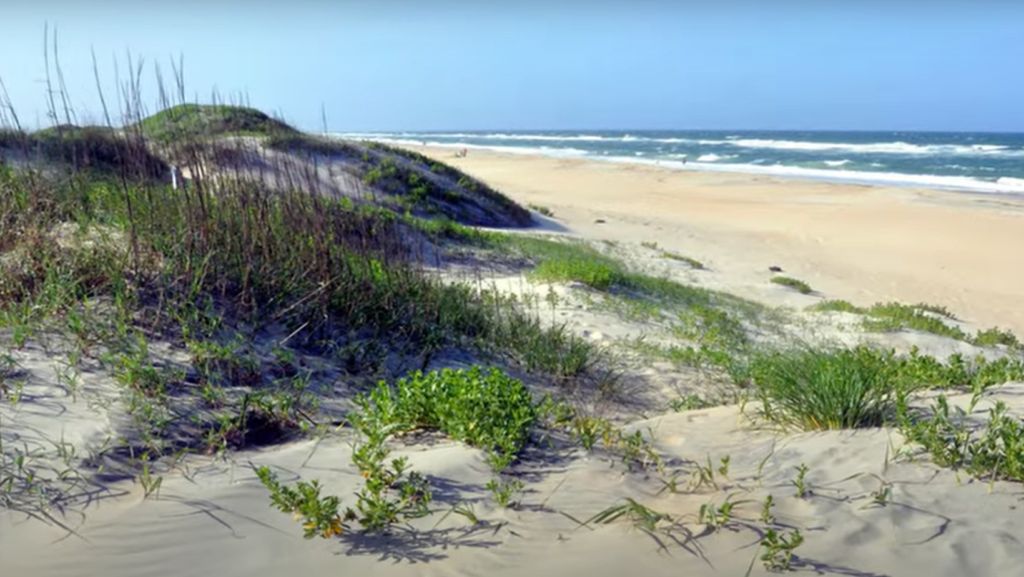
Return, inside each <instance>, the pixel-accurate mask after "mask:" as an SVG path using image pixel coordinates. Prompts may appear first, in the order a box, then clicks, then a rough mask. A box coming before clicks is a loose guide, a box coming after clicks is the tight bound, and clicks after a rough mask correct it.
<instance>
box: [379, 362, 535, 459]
mask: <svg viewBox="0 0 1024 577" xmlns="http://www.w3.org/2000/svg"><path fill="white" fill-rule="evenodd" d="M368 401H369V403H368V404H367V405H366V406H367V407H368V415H369V416H370V418H371V419H375V420H379V421H380V422H381V423H382V424H383V425H386V426H393V427H394V430H395V431H409V430H413V429H436V430H439V431H441V432H443V433H445V434H446V435H448V436H450V437H451V438H453V439H456V440H459V441H463V442H465V443H467V444H469V445H472V446H474V447H480V448H481V449H484V450H486V451H489V452H500V453H501V454H502V455H508V456H510V457H514V456H515V455H517V454H518V453H519V451H520V450H521V449H522V447H523V445H525V444H526V442H527V441H528V440H529V436H530V430H531V428H532V427H533V425H534V423H535V421H536V419H537V411H536V408H535V406H534V404H533V401H532V399H531V396H530V392H529V391H528V390H527V389H526V386H525V385H523V383H522V382H520V381H519V380H517V379H514V378H512V377H509V376H508V375H506V374H505V373H504V372H502V371H501V370H499V369H497V368H491V369H490V370H489V371H487V372H483V371H482V370H481V369H480V367H477V366H474V367H472V368H470V369H468V370H455V369H443V370H441V371H432V372H429V373H422V372H420V371H417V372H414V373H411V374H410V375H409V376H408V377H406V378H404V379H400V380H398V382H396V383H395V385H394V387H391V386H388V385H387V384H386V383H384V382H381V383H378V385H377V388H375V389H374V390H373V391H372V392H371V393H370V395H369V397H368Z"/></svg>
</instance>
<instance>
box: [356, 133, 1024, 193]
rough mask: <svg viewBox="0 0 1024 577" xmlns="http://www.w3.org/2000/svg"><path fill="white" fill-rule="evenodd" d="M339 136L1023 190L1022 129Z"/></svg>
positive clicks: (855, 179)
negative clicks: (997, 131) (976, 131)
mask: <svg viewBox="0 0 1024 577" xmlns="http://www.w3.org/2000/svg"><path fill="white" fill-rule="evenodd" d="M339 136H345V137H347V138H361V139H372V140H383V141H391V142H397V143H402V142H415V143H424V142H426V143H427V144H432V145H442V146H453V147H467V148H474V147H485V148H491V149H495V150H501V151H506V152H524V153H535V154H536V153H539V154H545V155H551V156H563V157H582V158H597V159H605V160H610V161H629V162H643V163H658V164H660V165H663V166H668V167H674V168H679V169H681V170H710V171H728V172H748V173H758V174H773V175H779V176H793V177H804V178H816V179H825V180H835V181H846V182H857V183H863V184H880V185H903V186H923V187H929V188H941V189H949V190H969V191H977V192H999V193H1016V194H1024V134H1012V133H968V132H957V133H940V132H795V131H743V130H729V131H708V130H682V131H676V130H673V131H628V132H627V131H602V132H597V131H594V132H585V131H567V132H557V131H537V132H497V131H496V132H458V133H447V132H429V133H417V132H379V133H350V134H343V135H339Z"/></svg>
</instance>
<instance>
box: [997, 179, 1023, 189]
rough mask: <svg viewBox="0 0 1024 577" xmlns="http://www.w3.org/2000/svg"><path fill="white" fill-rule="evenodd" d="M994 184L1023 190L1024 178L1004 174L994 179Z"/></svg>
mask: <svg viewBox="0 0 1024 577" xmlns="http://www.w3.org/2000/svg"><path fill="white" fill-rule="evenodd" d="M996 184H997V185H999V186H1005V187H1007V188H1015V189H1020V190H1022V191H1024V178H1013V177H1012V176H1004V177H1002V178H997V179H996Z"/></svg>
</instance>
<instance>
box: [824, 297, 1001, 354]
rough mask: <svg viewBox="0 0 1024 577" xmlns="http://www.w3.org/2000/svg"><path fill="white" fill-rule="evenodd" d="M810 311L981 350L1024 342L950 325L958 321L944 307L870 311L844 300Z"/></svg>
mask: <svg viewBox="0 0 1024 577" xmlns="http://www.w3.org/2000/svg"><path fill="white" fill-rule="evenodd" d="M809 310H813V311H819V312H828V311H835V312H845V313H853V314H858V315H863V316H865V317H866V318H865V319H864V321H863V326H864V328H865V330H868V331H876V332H893V331H900V330H915V331H921V332H925V333H931V334H935V335H939V336H944V337H950V338H953V339H956V340H960V341H964V342H969V343H972V344H975V345H977V346H981V347H991V346H995V345H1004V346H1006V347H1009V348H1011V349H1019V348H1021V343H1020V341H1018V340H1017V337H1016V336H1015V335H1014V334H1013V333H1012V332H1010V331H1007V330H1004V329H999V328H990V329H984V330H979V331H977V332H976V333H975V334H974V335H971V334H968V333H966V332H964V330H963V329H961V328H960V327H958V326H956V325H951V324H948V323H947V322H946V321H947V320H956V316H954V315H953V313H951V312H949V310H948V309H946V308H945V307H943V306H937V305H929V304H926V303H918V304H915V305H905V304H901V303H895V302H888V303H876V304H874V305H871V306H870V307H868V308H861V307H857V306H854V305H853V304H851V303H849V302H847V301H844V300H826V301H822V302H820V303H817V304H815V305H812V306H811V307H810V308H809Z"/></svg>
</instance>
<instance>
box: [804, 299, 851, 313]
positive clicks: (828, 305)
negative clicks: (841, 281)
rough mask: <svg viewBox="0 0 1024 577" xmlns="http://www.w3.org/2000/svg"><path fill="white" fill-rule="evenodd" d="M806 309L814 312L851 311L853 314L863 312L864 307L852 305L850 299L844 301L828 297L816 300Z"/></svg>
mask: <svg viewBox="0 0 1024 577" xmlns="http://www.w3.org/2000/svg"><path fill="white" fill-rule="evenodd" d="M807 310H811V311H815V312H839V313H853V314H858V315H860V314H864V312H865V311H864V309H862V308H860V307H858V306H856V305H854V304H853V303H851V302H850V301H844V300H840V299H834V300H833V299H829V300H823V301H820V302H816V303H814V304H813V305H811V306H809V307H807Z"/></svg>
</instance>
